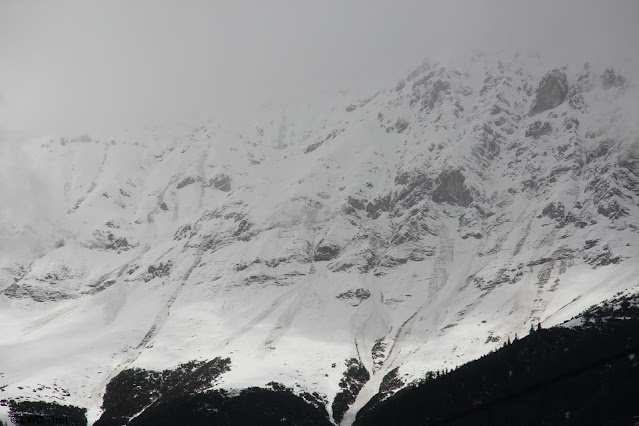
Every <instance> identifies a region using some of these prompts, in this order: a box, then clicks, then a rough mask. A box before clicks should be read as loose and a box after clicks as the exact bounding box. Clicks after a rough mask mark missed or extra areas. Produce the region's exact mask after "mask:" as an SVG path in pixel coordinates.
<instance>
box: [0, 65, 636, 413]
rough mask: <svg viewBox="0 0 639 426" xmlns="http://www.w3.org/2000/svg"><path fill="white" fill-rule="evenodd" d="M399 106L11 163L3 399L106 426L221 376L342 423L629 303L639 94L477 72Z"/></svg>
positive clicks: (263, 121) (613, 78)
mask: <svg viewBox="0 0 639 426" xmlns="http://www.w3.org/2000/svg"><path fill="white" fill-rule="evenodd" d="M395 83H396V84H393V85H392V87H390V88H389V89H386V90H382V91H380V92H378V93H376V94H373V95H372V96H371V97H369V98H367V99H363V100H358V101H353V100H351V101H345V100H344V98H341V99H340V100H339V101H337V102H336V105H335V106H334V107H332V108H329V109H327V110H325V111H324V110H322V111H317V108H313V107H311V106H304V107H297V108H287V109H284V110H282V109H279V108H277V109H274V108H265V109H264V111H262V112H261V113H260V114H257V115H255V117H251V119H246V120H237V121H238V122H237V123H230V122H223V123H222V122H216V121H215V120H213V121H211V122H210V123H205V124H204V125H202V126H200V127H197V128H188V129H176V128H172V129H164V128H159V127H158V128H147V129H145V130H144V131H139V132H123V133H121V134H118V135H84V136H80V137H75V138H68V139H67V138H56V139H48V138H46V139H38V140H31V141H28V142H24V143H21V144H19V145H11V144H6V146H5V147H4V148H5V149H6V150H8V151H7V152H8V154H7V155H10V157H7V155H5V159H4V160H3V161H5V162H6V163H7V164H6V165H5V169H7V170H11V171H13V172H12V173H11V175H10V176H9V180H8V181H7V180H6V179H5V182H3V183H2V185H3V186H5V187H6V188H5V190H4V192H3V194H4V196H5V197H7V201H5V203H9V202H12V200H18V199H19V200H23V201H22V202H19V203H16V205H12V206H6V207H5V208H4V209H2V210H0V213H1V215H0V220H1V223H0V235H1V237H0V241H1V242H0V253H1V254H0V330H1V333H0V336H1V338H0V389H1V392H0V398H23V399H41V400H51V401H64V402H65V403H70V404H75V405H79V406H83V407H88V408H89V415H90V419H91V420H92V421H94V420H96V419H97V418H98V417H99V415H100V405H101V403H102V396H103V394H104V390H105V387H106V384H107V383H108V382H109V380H111V379H112V378H113V377H115V376H116V375H117V374H118V373H120V372H121V371H123V370H124V369H126V368H130V367H134V366H135V367H142V368H147V369H165V368H170V367H174V366H176V365H178V364H180V363H183V362H187V361H190V360H194V359H201V360H205V359H213V358H215V357H218V356H219V357H230V359H231V371H230V372H228V373H226V374H224V375H223V376H222V377H221V379H220V381H219V383H217V384H216V386H220V387H224V388H227V389H230V388H244V387H247V386H263V385H265V384H266V383H268V382H271V381H277V382H280V383H283V384H285V385H286V386H290V387H293V388H294V389H296V390H298V391H300V392H302V391H306V390H308V391H317V392H319V393H320V394H321V395H323V396H325V398H326V401H327V402H328V409H329V411H330V410H331V404H332V403H333V401H334V400H335V398H336V395H337V396H339V398H338V400H339V401H343V404H342V405H341V406H342V407H343V406H344V404H345V407H347V408H349V407H350V408H349V409H348V411H347V412H346V413H343V412H342V413H341V414H339V415H337V416H335V414H336V413H334V412H333V415H334V417H336V418H337V419H338V420H339V419H341V417H342V415H344V420H343V423H344V424H349V423H351V422H352V421H353V420H354V415H355V413H356V412H357V410H358V409H359V408H361V407H362V406H363V405H364V404H365V403H366V402H367V401H368V400H369V399H370V398H371V397H372V396H373V395H374V394H376V393H377V392H378V389H379V386H380V384H381V383H382V380H383V379H384V377H387V378H388V377H392V378H393V379H394V383H395V384H396V386H395V387H397V386H400V383H404V384H407V383H409V382H411V381H412V380H414V379H416V378H419V377H421V376H422V375H423V373H424V372H425V371H428V370H437V369H444V368H449V369H450V368H451V367H454V366H456V365H459V364H460V363H463V362H466V361H469V360H471V359H474V358H477V357H478V356H481V355H482V354H485V353H487V352H489V351H490V350H492V349H494V348H496V347H498V346H501V345H502V344H503V343H504V341H505V340H507V338H508V337H513V336H514V335H515V334H519V335H524V334H526V333H527V332H528V330H529V329H530V327H531V324H537V323H541V324H542V325H543V326H545V327H548V326H551V325H555V324H558V323H561V322H563V321H565V320H567V319H569V318H571V317H573V316H574V315H575V314H577V313H579V312H581V311H583V310H584V309H585V308H587V307H589V306H591V305H593V304H596V303H598V302H600V301H601V300H603V299H606V298H609V297H610V296H611V295H613V294H614V293H616V292H618V291H620V290H624V289H626V288H628V287H631V286H634V285H637V283H638V282H639V278H637V277H639V261H638V260H639V259H638V258H639V250H638V249H637V247H639V131H638V126H637V116H636V112H637V110H636V103H637V99H639V97H638V96H637V90H636V87H635V86H634V82H633V80H632V79H631V78H628V76H624V75H623V74H622V73H620V71H619V70H618V69H616V68H601V69H596V67H594V66H593V67H590V66H588V65H585V66H582V65H579V66H575V67H573V66H566V67H563V68H548V67H546V66H544V65H543V64H542V63H541V61H540V60H538V59H535V58H529V57H522V56H515V57H508V58H506V57H503V58H501V59H498V58H492V57H487V56H481V55H480V56H475V57H473V58H472V59H469V60H467V61H464V62H460V63H459V64H442V63H428V62H426V63H424V64H423V65H422V66H420V67H419V68H418V69H416V70H415V71H414V72H412V73H410V74H409V75H407V76H406V77H405V78H404V79H402V80H401V81H399V82H395ZM9 147H10V148H9ZM7 158H10V160H7ZM11 179H15V180H14V181H12V180H11ZM25 197H27V198H26V199H27V202H24V199H25ZM349 360H350V361H349ZM347 364H348V365H351V366H353V365H356V366H357V367H358V368H362V367H363V368H365V369H366V371H367V372H368V373H369V374H368V375H369V377H370V379H369V380H368V381H365V382H364V381H359V382H358V381H357V380H354V381H349V380H350V379H349V380H342V379H343V378H345V376H344V374H345V370H347ZM391 372H392V374H391V376H388V375H389V373H391ZM340 382H341V384H340ZM340 395H341V396H340ZM341 410H342V411H343V409H341Z"/></svg>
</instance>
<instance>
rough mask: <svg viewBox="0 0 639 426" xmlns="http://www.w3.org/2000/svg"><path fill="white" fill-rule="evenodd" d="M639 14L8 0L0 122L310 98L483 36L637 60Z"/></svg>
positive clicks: (537, 7)
mask: <svg viewBox="0 0 639 426" xmlns="http://www.w3.org/2000/svg"><path fill="white" fill-rule="evenodd" d="M638 21H639V1H637V0H607V1H603V0H597V1H593V0H574V1H567V0H566V1H561V0H553V1H546V0H543V1H540V0H536V1H532V0H526V1H519V0H517V1H513V0H510V1H497V0H491V1H454V0H449V1H409V0H406V1H400V0H394V1H379V0H368V1H356V0H352V1H346V0H340V1H335V0H316V1H313V2H311V1H293V0H291V1H281V0H272V1H263V0H259V1H258V0H254V1H241V0H240V1H207V2H204V1H189V0H186V1H184V0H182V1H162V0H153V1H141V0H139V1H114V0H110V1H100V2H98V1H91V2H87V1H55V2H54V1H28V2H25V1H11V0H0V126H2V127H4V128H5V129H11V130H17V129H21V130H23V131H26V132H29V133H31V134H38V133H41V134H45V133H49V134H53V133H59V132H82V131H84V130H86V129H90V128H92V127H93V126H96V125H97V126H111V125H113V126H127V125H131V124H134V123H138V124H143V123H156V122H162V121H164V120H172V119H188V118H197V117H199V116H201V115H202V114H204V112H207V113H208V111H219V110H225V111H227V112H228V111H238V112H240V111H241V110H242V108H243V107H245V106H247V105H253V104H258V103H263V102H278V103H280V102H288V101H300V100H301V99H304V100H308V101H309V102H312V101H313V99H314V98H315V97H317V96H318V95H319V94H321V93H326V92H333V91H337V90H338V89H349V88H351V89H354V90H363V89H370V90H372V88H375V87H377V88H383V87H387V86H389V85H391V84H392V83H393V81H394V79H395V78H397V77H398V76H399V75H401V74H402V73H404V72H406V71H407V70H410V69H411V68H413V67H415V66H416V65H418V64H419V63H420V62H421V61H422V60H423V59H424V58H426V57H431V58H435V59H441V58H443V59H445V58H446V57H447V56H449V55H452V56H456V55H461V54H463V53H464V52H467V51H469V50H477V49H481V50H488V51H494V50H500V49H509V50H529V49H535V50H539V51H540V52H541V53H542V54H543V55H545V56H548V57H550V58H551V59H553V60H557V61H559V62H562V61H564V60H565V61H564V62H570V61H584V60H591V61H592V60H599V61H604V62H609V63H618V62H620V61H631V62H632V61H633V60H634V61H636V58H639V25H638V23H637V22H638ZM632 63H634V64H636V62H632Z"/></svg>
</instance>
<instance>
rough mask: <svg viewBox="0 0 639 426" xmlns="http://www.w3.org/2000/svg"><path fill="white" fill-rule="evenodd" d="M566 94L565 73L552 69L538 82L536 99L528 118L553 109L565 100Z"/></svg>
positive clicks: (566, 81)
mask: <svg viewBox="0 0 639 426" xmlns="http://www.w3.org/2000/svg"><path fill="white" fill-rule="evenodd" d="M567 94H568V78H567V77H566V73H565V72H563V71H561V70H559V69H554V70H552V71H550V72H549V73H548V74H546V75H545V76H544V77H543V78H542V79H541V81H540V82H539V87H538V88H537V97H536V98H535V103H534V104H533V107H532V109H531V110H530V112H529V113H528V116H530V117H532V116H533V115H537V114H539V113H540V112H544V111H547V110H549V109H553V108H556V107H558V106H559V105H561V104H562V103H563V102H564V101H565V100H566V95H567Z"/></svg>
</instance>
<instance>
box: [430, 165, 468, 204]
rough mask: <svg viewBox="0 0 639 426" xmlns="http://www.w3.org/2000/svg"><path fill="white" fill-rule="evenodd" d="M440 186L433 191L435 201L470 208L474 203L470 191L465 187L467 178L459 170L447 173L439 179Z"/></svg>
mask: <svg viewBox="0 0 639 426" xmlns="http://www.w3.org/2000/svg"><path fill="white" fill-rule="evenodd" d="M437 180H438V183H439V185H438V186H437V188H435V191H433V201H435V202H436V203H443V202H447V203H449V204H454V205H458V206H462V207H468V205H469V204H470V203H472V202H473V197H472V195H471V194H470V191H469V190H468V188H467V187H466V185H464V181H465V180H466V178H465V177H464V175H463V174H462V173H461V172H460V171H459V170H453V171H450V172H448V171H446V172H444V173H442V174H441V175H439V177H438V178H437Z"/></svg>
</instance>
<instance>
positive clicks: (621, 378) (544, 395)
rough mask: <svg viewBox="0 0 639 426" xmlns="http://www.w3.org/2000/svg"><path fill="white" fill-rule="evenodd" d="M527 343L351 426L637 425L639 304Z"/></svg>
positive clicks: (598, 311)
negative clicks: (411, 425) (407, 425)
mask: <svg viewBox="0 0 639 426" xmlns="http://www.w3.org/2000/svg"><path fill="white" fill-rule="evenodd" d="M571 324H578V325H576V326H575V325H573V326H572V327H554V328H551V329H548V330H545V329H533V330H531V333H530V335H528V336H526V337H525V338H522V339H518V340H515V341H513V342H512V343H510V344H507V345H506V346H504V347H503V348H501V349H499V350H497V351H495V352H493V353H490V354H488V355H486V356H484V357H482V358H480V359H478V360H475V361H471V362H469V363H467V364H465V365H463V366H461V367H459V368H458V369H456V370H454V371H452V372H450V373H448V374H445V375H441V376H438V377H435V378H431V379H430V380H425V381H423V382H422V383H420V384H419V385H417V386H414V387H409V388H406V389H403V390H401V391H399V392H398V393H396V394H395V395H393V396H392V397H390V398H388V399H387V400H385V401H383V402H381V403H378V404H374V403H373V404H369V406H367V407H364V409H362V410H361V411H360V413H358V416H357V421H356V423H355V424H356V425H367V426H368V425H406V424H419V425H477V424H495V425H496V424H509V425H510V424H512V425H558V424H570V425H587V424H593V425H594V424H596V425H601V424H606V425H632V424H635V422H638V421H639V297H638V296H637V295H626V296H623V295H619V296H618V297H616V298H615V299H613V300H610V301H607V302H604V303H603V304H601V305H597V306H594V307H592V308H590V309H588V310H587V311H585V312H584V313H583V314H582V315H580V316H579V317H578V318H577V319H576V320H574V321H573V323H571Z"/></svg>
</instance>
